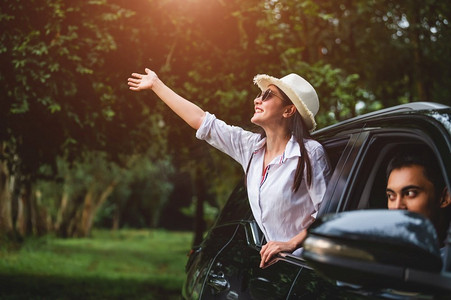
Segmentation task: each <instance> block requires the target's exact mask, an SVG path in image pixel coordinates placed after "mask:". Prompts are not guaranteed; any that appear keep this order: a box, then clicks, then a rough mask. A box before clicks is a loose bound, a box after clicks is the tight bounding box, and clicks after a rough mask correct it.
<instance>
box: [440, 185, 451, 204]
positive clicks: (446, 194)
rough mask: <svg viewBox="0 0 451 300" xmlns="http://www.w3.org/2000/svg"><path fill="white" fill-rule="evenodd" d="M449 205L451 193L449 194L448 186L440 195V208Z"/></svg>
mask: <svg viewBox="0 0 451 300" xmlns="http://www.w3.org/2000/svg"><path fill="white" fill-rule="evenodd" d="M448 205H451V195H450V194H449V191H448V187H445V188H444V189H443V193H442V196H441V197H440V208H445V207H447V206H448Z"/></svg>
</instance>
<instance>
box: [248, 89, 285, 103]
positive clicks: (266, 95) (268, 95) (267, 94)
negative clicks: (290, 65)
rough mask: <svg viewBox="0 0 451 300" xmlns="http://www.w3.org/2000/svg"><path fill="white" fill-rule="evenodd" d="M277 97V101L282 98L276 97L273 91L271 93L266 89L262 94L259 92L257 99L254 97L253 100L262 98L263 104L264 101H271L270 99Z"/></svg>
mask: <svg viewBox="0 0 451 300" xmlns="http://www.w3.org/2000/svg"><path fill="white" fill-rule="evenodd" d="M273 96H274V97H277V98H279V99H282V100H283V98H282V97H280V96H277V95H276V94H274V92H273V91H271V90H270V89H267V90H266V91H264V92H260V93H259V94H258V95H257V97H255V99H257V98H260V97H261V98H262V101H263V102H265V101H266V100H269V99H271V98H272V97H273Z"/></svg>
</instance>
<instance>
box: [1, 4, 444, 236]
mask: <svg viewBox="0 0 451 300" xmlns="http://www.w3.org/2000/svg"><path fill="white" fill-rule="evenodd" d="M450 21H451V6H450V5H449V3H448V1H444V0H442V1H438V0H422V1H419V0H409V1H407V0H399V1H389V0H372V1H368V0H345V1H325V0H305V1H295V0H258V1H257V0H246V1H242V0H132V1H130V0H73V1H63V0H9V1H3V2H2V4H1V11H0V27H1V28H2V31H1V32H0V64H1V70H0V86H1V100H0V236H1V237H3V238H5V237H7V238H9V239H15V240H21V239H22V238H23V237H27V236H31V235H45V234H48V233H52V234H56V235H57V236H59V237H86V236H89V235H90V233H91V230H92V228H93V227H98V228H112V229H118V228H166V229H176V230H194V232H195V233H196V234H195V235H194V240H193V243H194V244H196V243H198V242H199V241H200V239H201V238H202V233H203V232H204V231H205V229H206V228H207V227H208V226H209V225H210V224H211V222H212V221H213V220H214V218H215V216H216V214H217V212H218V210H219V209H220V208H221V207H222V206H223V204H224V203H225V201H226V199H227V197H228V194H229V193H230V192H231V190H232V188H233V186H234V185H235V184H236V182H237V181H238V180H240V178H241V176H242V170H241V169H240V167H239V165H238V164H236V163H235V162H233V160H232V159H230V158H228V157H226V156H225V155H224V154H222V153H220V152H219V151H217V150H214V149H211V148H210V147H209V146H207V145H206V144H205V143H204V142H201V141H198V140H196V138H195V134H194V132H193V131H192V130H191V129H190V128H189V127H188V126H187V125H185V124H184V123H183V122H182V121H181V120H179V119H178V118H177V117H176V116H175V115H174V114H172V112H171V111H169V109H167V108H166V107H165V106H164V104H163V103H162V102H161V101H159V100H158V99H157V98H156V96H155V95H153V94H152V93H151V92H143V93H132V92H130V91H129V90H128V87H127V78H128V77H129V76H130V74H131V73H132V72H141V73H142V72H143V71H144V68H145V67H149V68H151V69H153V70H155V71H156V72H157V74H158V75H159V77H160V78H162V80H163V81H164V82H166V83H167V84H168V85H169V86H170V87H172V88H173V89H174V90H175V91H177V92H178V93H180V94H181V95H183V96H184V97H186V98H188V99H190V100H192V101H194V102H195V103H197V104H199V105H200V106H201V107H202V108H204V109H205V110H208V111H210V112H212V113H215V114H216V115H217V116H218V117H219V118H221V119H223V120H225V121H226V122H228V123H230V124H234V125H238V126H242V127H244V128H248V129H252V127H251V124H250V122H249V119H250V117H251V116H252V112H253V105H252V104H253V102H252V100H253V99H254V97H255V95H256V94H257V93H258V90H257V88H256V86H254V85H253V83H252V78H253V76H254V75H256V74H259V73H266V74H271V75H273V76H276V77H281V76H284V75H286V74H288V73H291V72H294V73H298V74H300V75H302V76H303V77H305V78H306V79H307V80H309V81H310V82H311V83H312V85H313V86H315V88H316V90H317V92H318V95H319V98H320V104H321V106H320V111H319V113H318V115H317V122H318V124H319V126H318V127H319V128H323V127H325V126H327V125H330V124H333V123H336V122H338V121H341V120H345V119H348V118H351V117H354V116H357V115H359V114H362V113H365V112H370V111H374V110H377V109H381V108H384V107H390V106H393V105H397V104H401V103H408V102H414V101H433V102H439V103H443V104H447V105H450V103H451V74H450V72H451V55H450V53H451V34H450V33H451V26H450V23H449V22H450Z"/></svg>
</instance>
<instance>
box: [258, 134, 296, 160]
mask: <svg viewBox="0 0 451 300" xmlns="http://www.w3.org/2000/svg"><path fill="white" fill-rule="evenodd" d="M290 138H291V136H290V135H289V134H286V133H284V134H281V133H278V134H272V133H271V132H266V151H265V161H264V167H266V166H267V165H268V164H269V163H270V162H271V161H272V160H273V159H274V158H275V157H277V156H280V155H282V153H283V152H284V151H285V148H286V146H287V143H288V141H289V140H290Z"/></svg>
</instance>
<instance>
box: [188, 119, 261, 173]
mask: <svg viewBox="0 0 451 300" xmlns="http://www.w3.org/2000/svg"><path fill="white" fill-rule="evenodd" d="M196 137H197V138H198V139H200V140H205V141H206V142H207V143H209V144H210V145H212V146H213V147H215V148H216V149H218V150H220V151H222V152H224V153H225V154H227V155H229V156H230V157H232V158H233V159H234V160H236V161H237V162H239V163H240V164H241V166H242V167H243V169H245V168H246V167H247V164H248V163H249V160H250V157H251V155H252V152H253V148H254V146H255V144H256V142H257V141H258V139H259V134H256V133H253V132H250V131H246V130H244V129H242V128H241V127H237V126H231V125H227V124H226V123H225V122H224V121H222V120H219V119H217V118H216V116H215V115H213V114H210V113H208V112H206V114H205V118H204V120H203V122H202V124H201V126H200V127H199V129H198V130H197V132H196Z"/></svg>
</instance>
